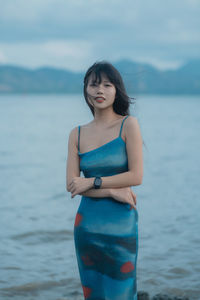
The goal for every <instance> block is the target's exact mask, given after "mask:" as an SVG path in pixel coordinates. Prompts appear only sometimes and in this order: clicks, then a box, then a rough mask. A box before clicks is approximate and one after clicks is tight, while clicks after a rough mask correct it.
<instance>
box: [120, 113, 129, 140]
mask: <svg viewBox="0 0 200 300" xmlns="http://www.w3.org/2000/svg"><path fill="white" fill-rule="evenodd" d="M127 118H128V116H126V117H125V118H124V119H123V121H122V124H121V128H120V132H119V136H121V133H122V127H123V124H124V121H125V120H126V119H127Z"/></svg>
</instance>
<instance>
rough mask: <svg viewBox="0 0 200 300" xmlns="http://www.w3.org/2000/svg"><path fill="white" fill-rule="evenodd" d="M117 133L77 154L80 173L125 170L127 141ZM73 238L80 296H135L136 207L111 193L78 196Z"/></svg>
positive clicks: (95, 299)
mask: <svg viewBox="0 0 200 300" xmlns="http://www.w3.org/2000/svg"><path fill="white" fill-rule="evenodd" d="M127 117H128V116H126V117H125V118H124V119H123V121H122V124H121V128H120V133H119V136H118V137H117V138H115V139H113V140H111V141H110V142H108V143H106V144H104V145H102V146H100V147H98V148H96V149H94V150H91V151H87V152H84V153H80V151H79V140H80V126H79V127H78V129H79V131H78V155H79V158H80V170H81V171H82V172H83V174H84V176H85V177H87V178H88V177H96V176H101V177H104V176H113V175H116V174H119V173H122V172H127V171H128V158H127V152H126V143H125V142H124V140H123V139H122V138H121V131H122V127H123V123H124V120H125V119H126V118H127ZM74 243H75V251H76V257H77V263H78V269H79V274H80V279H81V284H82V289H83V294H84V299H85V300H137V283H136V262H137V253H138V212H137V210H136V209H133V208H132V207H131V205H130V204H128V203H122V202H118V201H117V200H115V199H114V198H112V197H103V198H94V197H86V196H82V198H81V202H80V205H79V207H78V210H77V213H76V217H75V222H74Z"/></svg>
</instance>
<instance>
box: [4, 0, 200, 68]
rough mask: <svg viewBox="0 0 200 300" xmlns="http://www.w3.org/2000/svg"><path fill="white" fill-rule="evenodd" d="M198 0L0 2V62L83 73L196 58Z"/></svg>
mask: <svg viewBox="0 0 200 300" xmlns="http://www.w3.org/2000/svg"><path fill="white" fill-rule="evenodd" d="M199 16H200V0H167V1H164V0H85V1H84V0H0V64H15V65H21V66H27V67H30V68H36V67H41V66H53V67H59V68H65V69H66V68H67V69H70V70H74V71H84V70H85V69H86V68H88V67H89V66H90V65H91V64H92V63H93V62H94V61H97V60H102V59H106V60H109V61H111V62H115V61H117V60H119V59H124V58H127V59H131V60H133V61H136V62H145V63H150V64H153V65H154V66H156V67H158V68H160V69H171V68H176V67H177V66H179V65H181V64H182V63H184V62H186V61H187V60H189V59H196V58H200V17H199Z"/></svg>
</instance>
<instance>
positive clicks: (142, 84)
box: [0, 60, 200, 95]
mask: <svg viewBox="0 0 200 300" xmlns="http://www.w3.org/2000/svg"><path fill="white" fill-rule="evenodd" d="M113 65H114V66H115V67H116V68H117V69H118V70H119V71H120V73H121V75H122V77H123V79H124V82H125V86H126V89H127V92H128V93H131V94H133V95H134V94H139V93H142V94H200V60H193V61H189V62H187V63H186V64H185V65H184V66H182V67H180V68H179V69H177V70H168V71H160V70H158V69H156V68H154V67H153V66H151V65H148V64H141V63H136V62H133V61H130V60H120V61H118V62H116V63H113ZM83 77H84V73H75V72H72V71H69V70H64V69H57V68H53V67H52V68H51V67H44V68H38V69H35V70H31V69H27V68H22V67H17V66H12V65H0V93H1V94H10V93H82V90H83Z"/></svg>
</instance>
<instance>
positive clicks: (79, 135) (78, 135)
mask: <svg viewBox="0 0 200 300" xmlns="http://www.w3.org/2000/svg"><path fill="white" fill-rule="evenodd" d="M80 127H81V126H80V125H79V126H78V152H80Z"/></svg>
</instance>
